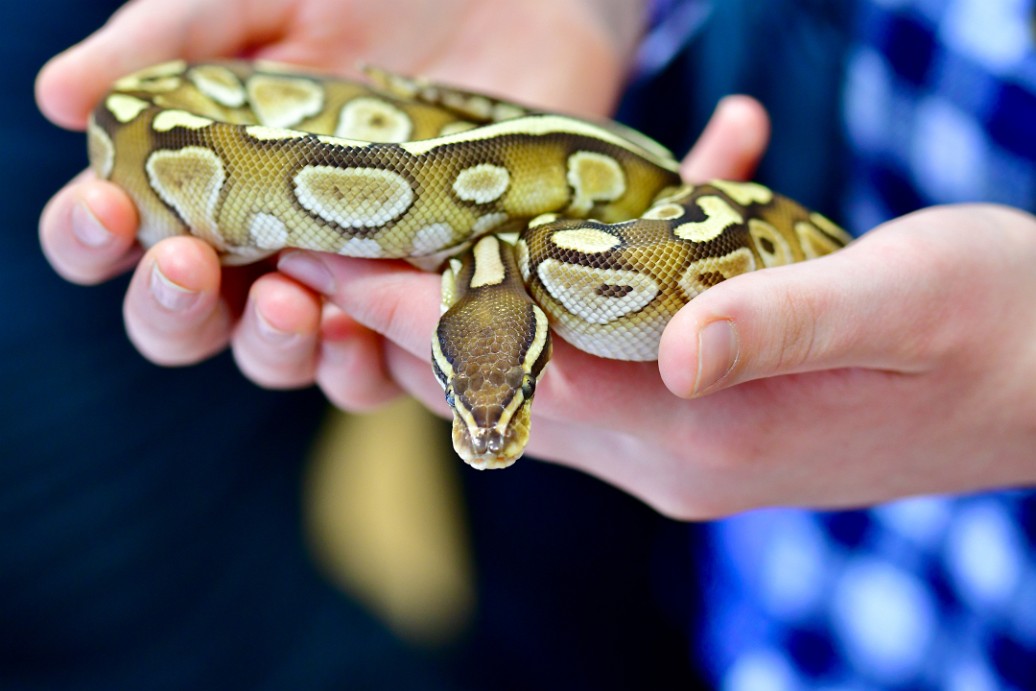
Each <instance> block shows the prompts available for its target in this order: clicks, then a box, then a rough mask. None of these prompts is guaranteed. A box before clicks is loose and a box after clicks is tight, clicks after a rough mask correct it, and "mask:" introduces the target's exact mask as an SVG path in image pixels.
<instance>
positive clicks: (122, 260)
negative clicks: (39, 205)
mask: <svg viewBox="0 0 1036 691" xmlns="http://www.w3.org/2000/svg"><path fill="white" fill-rule="evenodd" d="M136 229H137V211H136V207H134V205H133V201H132V200H131V199H130V198H129V196H127V195H126V193H125V192H123V191H122V189H120V188H119V187H116V186H115V185H113V184H111V183H109V182H105V181H103V180H97V179H96V178H95V177H94V176H93V174H92V173H90V172H86V173H83V174H81V175H80V176H78V177H77V178H76V179H75V180H73V181H72V182H71V183H69V184H68V185H67V186H66V187H65V188H64V189H62V190H61V191H60V192H58V193H57V194H56V195H54V197H53V198H52V199H51V200H50V201H49V202H48V203H47V206H46V207H45V208H44V210H43V214H42V215H41V216H40V229H39V232H40V245H41V246H42V247H43V253H44V254H45V255H46V257H47V260H48V261H49V262H50V265H51V266H52V267H53V268H54V270H55V271H57V272H58V273H59V274H61V276H63V277H64V278H65V279H67V280H69V281H72V282H74V283H81V284H86V285H89V284H94V283H100V282H101V281H104V280H107V279H109V278H111V277H112V276H115V275H117V274H120V273H122V272H123V271H125V270H126V269H128V268H129V267H130V266H132V265H133V264H135V263H136V262H137V261H138V260H139V258H140V254H141V251H140V248H139V247H137V245H136V244H135V241H134V236H135V233H136Z"/></svg>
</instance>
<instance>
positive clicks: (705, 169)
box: [680, 95, 770, 183]
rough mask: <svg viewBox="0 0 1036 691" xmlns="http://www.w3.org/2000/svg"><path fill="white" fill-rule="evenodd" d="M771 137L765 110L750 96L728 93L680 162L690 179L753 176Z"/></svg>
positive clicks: (736, 178)
mask: <svg viewBox="0 0 1036 691" xmlns="http://www.w3.org/2000/svg"><path fill="white" fill-rule="evenodd" d="M769 140H770V118H769V116H768V115H767V114H766V109H765V108H763V106H762V105H761V104H760V103H759V102H758V101H756V100H755V99H754V98H752V97H750V96H740V95H736V96H727V97H726V98H724V99H723V100H721V101H720V102H719V103H718V104H717V105H716V110H715V112H714V113H713V114H712V118H711V119H710V120H709V122H708V124H707V125H706V126H705V129H704V130H703V131H702V133H701V136H700V137H699V138H698V141H697V143H695V145H694V148H692V149H691V151H690V153H688V154H687V156H686V157H685V158H684V160H683V163H682V164H681V165H680V174H681V175H682V176H683V178H684V179H685V180H687V181H688V182H692V183H696V182H705V181H707V180H711V179H716V178H723V179H729V180H744V179H747V178H749V177H751V176H752V174H753V173H754V172H755V169H756V166H757V165H758V164H759V159H760V158H762V156H763V153H764V152H765V151H766V145H767V144H768V143H769Z"/></svg>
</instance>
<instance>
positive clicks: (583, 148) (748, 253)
mask: <svg viewBox="0 0 1036 691" xmlns="http://www.w3.org/2000/svg"><path fill="white" fill-rule="evenodd" d="M366 76H367V81H366V82H365V83H360V82H352V81H343V80H339V79H334V78H330V77H328V76H324V75H319V74H312V73H307V72H304V71H300V70H297V69H295V68H292V67H288V66H284V65H277V64H268V63H263V62H244V61H216V62H207V63H197V64H189V63H187V62H183V61H174V62H169V63H165V64H161V65H157V66H153V67H150V68H147V69H145V70H142V71H139V72H136V73H134V74H131V75H129V76H126V77H124V78H121V79H119V80H118V81H116V82H115V84H114V85H113V87H112V89H111V90H110V91H109V92H108V94H107V95H106V96H105V97H104V98H103V99H102V101H101V102H100V103H99V104H98V106H97V107H96V109H95V110H94V111H93V113H92V116H91V118H90V122H89V125H88V129H87V133H88V148H89V158H90V162H91V167H92V168H93V170H94V171H95V172H96V173H97V175H98V176H100V177H101V178H104V179H108V180H111V181H112V182H114V183H116V184H118V185H119V186H121V187H122V188H124V189H125V190H126V191H127V192H128V193H129V195H130V196H131V197H132V199H133V201H134V203H135V204H136V206H137V209H138V210H139V214H140V229H139V239H140V241H141V242H142V244H144V245H145V246H149V245H153V244H154V243H156V242H157V241H159V240H161V239H162V238H165V237H169V236H173V235H180V234H192V235H194V236H196V237H199V238H201V239H203V240H205V241H206V242H208V243H210V244H211V245H212V246H213V247H215V248H216V250H217V251H218V252H219V253H220V255H221V257H222V259H223V261H224V262H225V263H228V264H236V263H244V262H252V261H256V260H259V259H261V258H263V257H265V256H267V255H270V254H272V253H275V252H277V251H278V250H281V249H284V248H288V247H295V248H304V249H310V250H319V251H323V252H333V253H338V254H342V255H348V256H352V257H370V258H403V259H406V260H408V261H410V262H411V263H413V264H415V265H416V266H419V267H421V268H423V269H426V270H438V271H441V273H442V297H443V301H442V304H443V313H442V315H441V318H440V321H439V323H438V326H437V328H436V332H435V334H434V335H433V337H432V366H433V370H434V372H435V375H436V377H437V378H438V380H439V382H440V383H441V384H442V386H443V389H444V392H445V396H446V400H447V402H448V403H449V405H450V407H451V408H452V409H453V412H454V423H453V441H454V447H455V449H456V451H457V453H458V455H459V456H460V457H461V458H463V459H464V460H465V461H467V462H468V463H469V464H471V465H472V466H474V467H477V468H494V467H505V466H507V465H510V464H511V463H513V462H514V461H515V460H516V459H517V458H518V457H519V456H520V455H521V454H522V452H523V450H524V447H525V445H526V442H527V440H528V437H529V426H530V405H531V402H532V398H533V395H534V392H535V389H536V383H537V382H538V381H539V380H540V378H541V377H542V376H543V373H544V370H545V367H546V365H547V361H548V360H549V358H550V353H551V333H550V332H551V330H553V331H554V332H556V333H557V334H558V335H559V336H561V337H562V338H564V339H565V340H566V341H568V342H569V343H571V344H572V345H574V346H576V347H577V348H579V349H581V350H584V351H586V352H588V353H591V354H594V355H597V356H600V357H604V358H615V359H621V360H653V359H656V358H657V353H658V342H659V338H660V336H661V333H662V330H663V329H664V328H665V325H666V323H667V322H668V321H669V319H670V318H671V317H672V315H673V314H674V313H675V312H676V311H677V310H679V309H680V308H681V307H682V306H683V305H684V304H686V303H687V302H688V301H689V300H691V299H692V298H694V297H695V296H696V295H698V294H700V293H701V292H702V291H704V290H707V289H708V288H709V287H711V286H713V285H716V284H717V283H719V282H720V281H723V280H725V279H727V278H730V277H732V276H736V275H738V274H742V273H745V272H747V271H752V270H755V269H762V268H765V267H771V266H776V265H782V264H788V263H790V262H795V261H799V260H804V259H809V258H811V257H817V256H820V255H823V254H826V253H828V252H831V251H833V250H836V249H838V248H839V247H842V246H843V245H845V244H846V243H847V242H848V241H849V236H848V235H847V234H846V233H845V232H844V231H843V230H842V229H840V228H839V227H838V226H836V225H835V224H834V223H832V222H831V221H829V220H828V219H826V218H825V217H823V216H821V215H820V214H818V213H815V212H811V211H809V210H807V209H805V208H803V207H802V206H800V205H799V204H797V203H796V202H794V201H792V200H790V199H788V198H786V197H783V196H781V195H778V194H776V193H775V192H773V191H771V190H770V189H769V188H767V187H764V186H762V185H760V184H757V183H752V182H733V181H723V180H715V181H712V182H710V183H708V184H703V185H695V186H689V185H684V184H682V183H681V181H680V178H679V175H678V164H677V161H676V160H675V158H674V157H673V155H672V154H671V153H670V152H669V151H667V150H666V149H665V148H663V147H662V146H661V145H659V144H657V143H656V142H654V141H653V140H651V139H649V138H648V137H646V136H644V135H642V134H640V133H639V132H636V131H634V130H631V129H628V128H626V127H624V126H622V125H619V124H617V123H612V122H590V121H587V120H582V119H577V118H574V117H568V116H565V115H560V114H557V113H551V112H543V111H538V110H534V109H530V108H527V107H524V106H521V105H518V104H515V103H511V102H508V101H504V100H500V99H497V98H493V97H490V96H486V95H483V94H479V93H475V92H470V91H464V90H461V89H456V88H451V87H448V86H444V85H441V84H436V83H432V82H428V81H425V80H422V79H415V78H408V77H404V76H401V75H397V74H393V73H389V72H385V71H382V70H378V69H373V68H368V69H367V70H366Z"/></svg>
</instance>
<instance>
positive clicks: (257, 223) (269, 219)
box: [248, 213, 288, 250]
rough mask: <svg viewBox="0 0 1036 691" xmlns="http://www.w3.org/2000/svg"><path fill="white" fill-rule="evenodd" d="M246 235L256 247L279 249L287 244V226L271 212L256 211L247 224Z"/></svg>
mask: <svg viewBox="0 0 1036 691" xmlns="http://www.w3.org/2000/svg"><path fill="white" fill-rule="evenodd" d="M248 236H249V237H250V238H252V242H254V243H255V245H256V247H261V248H262V249H264V250H279V249H281V248H282V247H285V246H286V245H287V244H288V226H286V225H285V224H284V221H282V220H281V219H279V218H277V217H276V216H274V215H273V214H267V213H257V214H256V215H255V216H253V217H252V222H251V223H250V224H249V226H248Z"/></svg>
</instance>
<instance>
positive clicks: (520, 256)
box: [514, 238, 529, 281]
mask: <svg viewBox="0 0 1036 691" xmlns="http://www.w3.org/2000/svg"><path fill="white" fill-rule="evenodd" d="M514 258H515V261H517V262H518V272H519V273H520V274H521V275H522V280H523V281H528V280H529V245H528V244H527V243H526V242H525V240H523V239H522V238H518V242H517V243H515V245H514Z"/></svg>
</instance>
